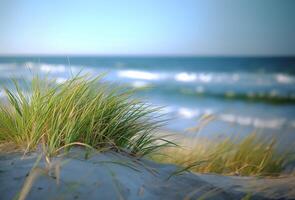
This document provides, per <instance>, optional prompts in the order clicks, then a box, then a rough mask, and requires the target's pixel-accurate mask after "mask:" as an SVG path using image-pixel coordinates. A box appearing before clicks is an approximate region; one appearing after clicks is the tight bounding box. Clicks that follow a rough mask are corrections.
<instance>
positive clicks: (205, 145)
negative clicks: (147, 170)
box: [153, 133, 294, 176]
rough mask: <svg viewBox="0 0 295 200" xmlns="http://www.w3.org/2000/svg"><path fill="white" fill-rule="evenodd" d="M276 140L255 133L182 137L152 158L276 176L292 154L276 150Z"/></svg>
mask: <svg viewBox="0 0 295 200" xmlns="http://www.w3.org/2000/svg"><path fill="white" fill-rule="evenodd" d="M276 144H277V140H276V139H275V138H262V137H261V136H259V135H258V134H256V133H252V134H249V135H248V136H246V137H245V138H238V137H237V138H235V139H233V138H225V139H221V140H218V141H212V140H209V139H207V140H204V139H202V140H201V139H197V138H195V139H190V140H188V139H186V140H185V139H184V140H183V141H182V144H180V146H182V147H181V148H179V147H167V148H163V149H161V150H160V152H159V154H157V155H154V156H153V159H154V160H155V161H158V162H162V163H172V164H176V165H179V166H182V169H180V172H181V171H184V170H191V171H194V172H198V173H217V174H224V175H239V176H278V175H280V173H281V172H282V171H283V169H284V166H285V165H286V164H287V163H288V162H290V161H291V160H292V159H294V155H293V154H291V153H290V151H288V150H285V151H278V149H277V145H276Z"/></svg>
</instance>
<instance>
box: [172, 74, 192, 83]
mask: <svg viewBox="0 0 295 200" xmlns="http://www.w3.org/2000/svg"><path fill="white" fill-rule="evenodd" d="M196 79H197V76H196V74H194V73H186V72H181V73H179V74H176V75H175V80H176V81H181V82H192V81H195V80H196Z"/></svg>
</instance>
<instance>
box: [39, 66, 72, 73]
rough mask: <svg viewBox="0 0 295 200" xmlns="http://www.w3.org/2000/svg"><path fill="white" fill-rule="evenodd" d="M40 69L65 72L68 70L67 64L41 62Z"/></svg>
mask: <svg viewBox="0 0 295 200" xmlns="http://www.w3.org/2000/svg"><path fill="white" fill-rule="evenodd" d="M40 70H41V71H43V72H50V73H63V72H65V71H66V69H65V66H63V65H57V66H54V65H48V64H41V67H40Z"/></svg>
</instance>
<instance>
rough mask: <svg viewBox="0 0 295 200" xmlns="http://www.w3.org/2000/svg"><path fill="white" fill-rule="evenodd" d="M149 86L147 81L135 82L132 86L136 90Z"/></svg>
mask: <svg viewBox="0 0 295 200" xmlns="http://www.w3.org/2000/svg"><path fill="white" fill-rule="evenodd" d="M148 85H149V84H148V83H147V82H145V81H134V82H132V86H133V87H135V88H142V87H146V86H148Z"/></svg>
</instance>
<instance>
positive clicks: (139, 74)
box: [117, 70, 161, 81]
mask: <svg viewBox="0 0 295 200" xmlns="http://www.w3.org/2000/svg"><path fill="white" fill-rule="evenodd" d="M117 75H118V76H119V77H122V78H129V79H139V80H149V81H151V80H159V79H160V78H161V75H160V74H158V73H152V72H147V71H137V70H120V71H118V72H117Z"/></svg>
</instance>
